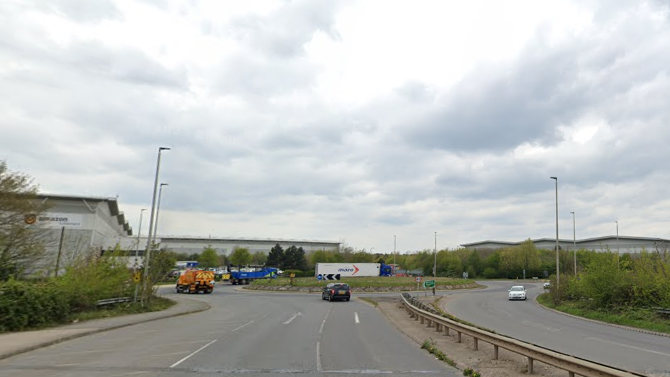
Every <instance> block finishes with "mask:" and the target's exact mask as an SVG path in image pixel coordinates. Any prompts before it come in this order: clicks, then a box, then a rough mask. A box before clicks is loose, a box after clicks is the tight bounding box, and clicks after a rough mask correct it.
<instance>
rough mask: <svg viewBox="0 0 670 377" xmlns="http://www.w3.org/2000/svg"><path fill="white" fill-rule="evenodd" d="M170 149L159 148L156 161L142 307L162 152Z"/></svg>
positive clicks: (145, 289) (147, 275) (145, 254)
mask: <svg viewBox="0 0 670 377" xmlns="http://www.w3.org/2000/svg"><path fill="white" fill-rule="evenodd" d="M169 150H170V148H167V147H159V148H158V159H157V161H156V176H155V177H154V194H153V196H152V197H151V217H150V218H149V235H148V236H147V248H146V249H145V251H144V282H143V287H142V288H143V294H142V305H144V295H145V294H146V292H147V282H148V280H149V258H150V257H151V242H152V241H153V238H152V236H153V229H154V215H155V213H156V191H158V175H159V173H160V169H161V152H163V151H169Z"/></svg>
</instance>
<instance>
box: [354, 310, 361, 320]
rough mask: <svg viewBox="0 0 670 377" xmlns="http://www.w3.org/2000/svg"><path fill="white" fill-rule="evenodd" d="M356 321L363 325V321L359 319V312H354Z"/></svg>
mask: <svg viewBox="0 0 670 377" xmlns="http://www.w3.org/2000/svg"><path fill="white" fill-rule="evenodd" d="M354 321H356V323H361V321H360V320H359V319H358V312H354Z"/></svg>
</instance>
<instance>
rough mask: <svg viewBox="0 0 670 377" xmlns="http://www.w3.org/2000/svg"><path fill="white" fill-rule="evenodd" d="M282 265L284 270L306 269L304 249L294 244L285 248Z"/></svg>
mask: <svg viewBox="0 0 670 377" xmlns="http://www.w3.org/2000/svg"><path fill="white" fill-rule="evenodd" d="M283 267H284V269H285V270H300V271H304V270H306V269H307V260H306V259H305V250H303V248H302V247H295V245H293V246H291V247H289V248H288V249H286V253H285V258H284V266H283Z"/></svg>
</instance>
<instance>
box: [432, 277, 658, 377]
mask: <svg viewBox="0 0 670 377" xmlns="http://www.w3.org/2000/svg"><path fill="white" fill-rule="evenodd" d="M479 283H480V284H483V285H486V286H487V288H486V289H483V290H476V291H470V292H466V293H462V294H457V295H454V296H453V297H451V298H449V299H448V300H447V301H446V305H445V306H446V309H447V310H448V311H449V312H450V313H452V314H454V315H455V316H457V317H459V318H462V319H465V320H467V321H469V322H471V323H475V324H477V325H480V326H483V327H486V328H489V329H491V330H494V331H496V332H498V333H500V334H504V335H509V336H512V337H514V338H517V339H520V340H523V341H526V342H530V343H534V344H537V345H539V346H542V347H546V348H550V349H553V350H556V351H559V352H563V353H566V354H570V355H574V356H577V357H581V358H585V359H589V360H593V361H596V362H599V363H602V364H606V365H611V366H615V367H619V368H624V369H627V370H633V371H637V372H642V373H646V374H651V375H670V338H668V337H662V336H657V335H652V334H645V333H640V332H636V331H632V330H626V329H621V328H616V327H612V326H608V325H603V324H599V323H594V322H590V321H585V320H582V319H578V318H573V317H569V316H566V315H563V314H560V313H555V312H552V311H549V310H547V309H544V308H542V307H541V306H540V305H539V304H537V303H536V302H535V297H537V296H538V295H539V294H540V293H542V291H543V289H542V285H541V283H533V284H523V285H525V286H526V289H527V290H528V293H529V297H528V300H527V301H508V299H507V290H508V289H509V288H510V287H511V286H512V285H514V284H511V283H508V282H494V281H485V282H479ZM664 373H665V374H664Z"/></svg>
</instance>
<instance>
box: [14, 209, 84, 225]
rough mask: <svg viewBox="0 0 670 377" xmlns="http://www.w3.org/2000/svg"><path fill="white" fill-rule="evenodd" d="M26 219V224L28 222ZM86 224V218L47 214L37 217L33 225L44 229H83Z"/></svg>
mask: <svg viewBox="0 0 670 377" xmlns="http://www.w3.org/2000/svg"><path fill="white" fill-rule="evenodd" d="M28 220H29V219H28V218H26V222H28ZM83 223H84V216H83V215H77V214H71V213H55V212H45V213H43V214H40V215H38V216H36V220H35V221H33V224H38V225H40V226H42V227H44V228H62V227H68V228H81V227H82V225H83Z"/></svg>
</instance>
